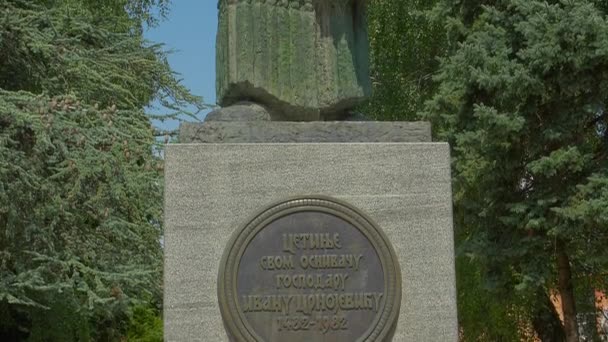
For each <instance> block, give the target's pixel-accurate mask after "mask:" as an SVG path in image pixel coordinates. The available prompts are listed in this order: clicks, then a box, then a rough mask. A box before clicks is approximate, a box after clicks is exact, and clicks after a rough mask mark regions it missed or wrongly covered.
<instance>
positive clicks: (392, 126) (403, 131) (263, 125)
mask: <svg viewBox="0 0 608 342" xmlns="http://www.w3.org/2000/svg"><path fill="white" fill-rule="evenodd" d="M179 141H180V142H181V143H264V142H273V143H313V142H430V141H431V125H430V123H428V122H377V121H365V122H354V121H334V122H323V121H318V122H276V121H270V122H269V121H249V122H213V121H208V122H205V123H202V124H201V123H184V124H182V125H181V128H180V135H179Z"/></svg>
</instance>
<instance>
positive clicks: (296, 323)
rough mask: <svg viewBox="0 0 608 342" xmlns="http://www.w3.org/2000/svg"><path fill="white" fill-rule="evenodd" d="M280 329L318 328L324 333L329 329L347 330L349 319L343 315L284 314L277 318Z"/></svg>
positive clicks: (305, 329)
mask: <svg viewBox="0 0 608 342" xmlns="http://www.w3.org/2000/svg"><path fill="white" fill-rule="evenodd" d="M277 323H278V326H279V331H283V330H285V331H308V330H312V329H317V330H319V331H320V332H322V333H323V334H326V333H328V332H329V331H337V330H347V329H348V321H347V320H346V317H344V316H342V315H337V316H319V317H315V318H311V317H309V316H282V317H279V318H277Z"/></svg>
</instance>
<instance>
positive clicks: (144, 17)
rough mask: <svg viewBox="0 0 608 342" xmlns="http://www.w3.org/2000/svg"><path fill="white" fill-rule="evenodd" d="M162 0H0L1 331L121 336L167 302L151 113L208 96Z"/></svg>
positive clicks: (59, 337)
mask: <svg viewBox="0 0 608 342" xmlns="http://www.w3.org/2000/svg"><path fill="white" fill-rule="evenodd" d="M158 6H160V10H161V12H162V11H164V10H166V1H160V2H157V1H150V0H137V1H126V0H124V1H123V0H112V1H102V2H100V1H71V0H65V1H60V0H57V1H51V0H47V1H42V0H41V1H25V0H6V1H3V2H2V3H0V336H1V337H3V338H2V339H3V340H8V341H11V340H25V339H28V340H29V341H72V340H73V341H81V340H82V341H89V340H100V341H101V340H103V341H114V340H119V339H120V338H121V336H123V335H124V334H125V331H126V322H128V321H129V317H130V315H131V307H132V305H133V304H135V303H141V302H145V301H149V300H153V301H156V302H157V303H160V298H161V291H162V290H161V284H162V276H161V273H162V250H161V237H162V189H163V182H162V172H163V163H162V159H161V158H159V156H158V154H155V151H157V143H156V140H155V132H156V131H157V130H156V129H155V128H154V127H153V126H152V125H151V118H152V117H151V116H149V115H147V114H146V113H145V112H144V109H145V108H146V106H147V105H149V104H150V103H151V102H152V101H154V100H157V101H159V102H160V103H161V104H163V105H165V106H166V107H167V108H169V109H170V110H171V111H172V113H170V114H169V115H167V117H176V116H179V115H184V114H185V115H188V114H191V113H188V112H187V111H186V110H185V108H186V107H187V106H189V105H193V106H194V107H195V108H199V109H200V108H202V107H203V105H202V103H201V99H200V98H198V97H196V96H193V95H191V94H190V93H189V91H188V90H187V89H186V88H184V87H183V86H182V85H181V84H180V83H179V81H178V80H177V79H176V75H175V74H174V73H173V72H172V70H171V69H170V67H169V65H168V63H167V60H166V55H165V53H164V51H163V50H162V46H161V45H154V44H150V43H147V42H146V41H145V40H144V39H143V37H142V29H143V27H144V25H147V24H153V23H154V20H155V19H154V17H153V16H151V15H150V14H149V13H151V11H153V10H154V11H155V10H156V9H157V8H159V7H158Z"/></svg>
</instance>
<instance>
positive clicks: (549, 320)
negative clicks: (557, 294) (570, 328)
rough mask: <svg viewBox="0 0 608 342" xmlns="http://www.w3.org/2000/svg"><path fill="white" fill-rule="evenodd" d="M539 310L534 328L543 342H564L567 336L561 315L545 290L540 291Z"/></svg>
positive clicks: (538, 296)
mask: <svg viewBox="0 0 608 342" xmlns="http://www.w3.org/2000/svg"><path fill="white" fill-rule="evenodd" d="M537 298H538V304H537V310H536V312H535V314H534V318H533V320H532V326H533V327H534V331H535V332H536V335H537V336H538V338H539V339H540V341H541V342H564V341H566V335H565V333H564V327H563V326H562V322H561V320H560V319H559V314H558V313H557V310H555V306H553V303H552V302H551V297H550V296H549V294H547V293H546V292H545V290H544V289H539V290H538V295H537Z"/></svg>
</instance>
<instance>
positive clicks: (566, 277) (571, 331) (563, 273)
mask: <svg viewBox="0 0 608 342" xmlns="http://www.w3.org/2000/svg"><path fill="white" fill-rule="evenodd" d="M557 272H558V274H557V281H558V288H559V294H560V297H561V300H562V312H563V314H564V331H565V333H566V342H579V335H578V324H577V322H576V304H575V299H574V286H573V285H572V269H571V267H570V258H569V257H568V254H567V253H566V245H565V243H564V242H563V241H561V240H558V242H557Z"/></svg>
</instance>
